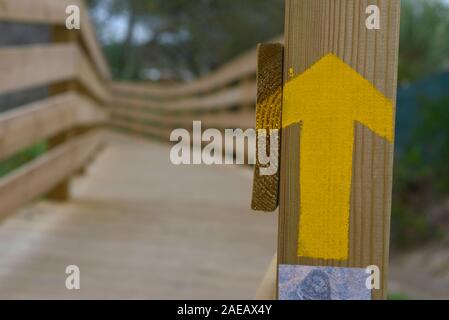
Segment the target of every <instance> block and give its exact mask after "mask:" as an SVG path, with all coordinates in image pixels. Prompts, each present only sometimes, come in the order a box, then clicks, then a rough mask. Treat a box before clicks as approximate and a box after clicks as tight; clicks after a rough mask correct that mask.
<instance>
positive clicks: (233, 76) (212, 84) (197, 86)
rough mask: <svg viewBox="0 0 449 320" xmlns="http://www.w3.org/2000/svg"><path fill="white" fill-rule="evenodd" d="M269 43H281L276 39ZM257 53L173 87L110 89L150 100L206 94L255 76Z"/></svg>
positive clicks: (116, 84)
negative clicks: (149, 98)
mask: <svg viewBox="0 0 449 320" xmlns="http://www.w3.org/2000/svg"><path fill="white" fill-rule="evenodd" d="M271 42H283V37H282V36H280V37H277V38H275V39H273V40H272V41H271ZM256 62H257V51H256V49H253V50H251V51H249V52H247V53H245V54H243V55H241V56H239V57H238V58H236V59H234V60H233V61H231V62H229V63H227V64H226V65H224V66H223V67H221V68H219V69H218V70H217V71H215V72H212V73H211V74H210V75H207V76H205V77H202V78H200V79H198V80H196V81H193V82H188V83H184V84H174V85H155V84H149V83H139V84H136V83H126V82H112V83H111V89H112V90H113V91H114V92H115V93H117V94H118V95H128V96H129V95H135V96H145V97H152V98H165V99H168V98H176V97H178V98H179V97H181V96H189V95H193V94H201V93H206V92H208V91H212V90H216V89H220V88H223V87H225V86H226V85H229V84H230V83H232V82H234V81H237V80H240V79H244V78H247V77H251V76H253V75H255V74H256V68H257V63H256Z"/></svg>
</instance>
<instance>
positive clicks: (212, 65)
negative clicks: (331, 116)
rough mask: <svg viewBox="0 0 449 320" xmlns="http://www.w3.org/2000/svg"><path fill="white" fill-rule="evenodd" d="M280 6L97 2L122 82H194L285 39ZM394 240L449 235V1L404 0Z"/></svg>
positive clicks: (405, 242) (273, 1)
mask: <svg viewBox="0 0 449 320" xmlns="http://www.w3.org/2000/svg"><path fill="white" fill-rule="evenodd" d="M283 4H284V1H283V0H265V1H260V0H244V1H242V0H195V1H191V0H170V1H167V0H133V1H122V0H92V1H89V5H90V7H91V9H92V10H91V11H92V16H93V18H94V21H95V23H96V25H97V30H98V35H99V38H100V40H101V42H102V43H103V46H104V50H105V53H106V56H107V58H108V60H109V63H110V65H111V67H112V70H113V76H114V78H115V79H119V80H131V81H158V82H177V81H190V80H193V79H195V78H198V77H201V76H203V75H205V74H207V73H210V72H211V71H213V70H214V69H216V68H217V67H219V66H221V65H223V64H225V63H226V62H228V61H230V60H232V59H233V58H235V57H236V56H238V55H239V54H241V53H244V52H245V51H246V50H249V49H251V48H254V46H255V45H256V43H258V42H263V41H267V40H270V39H272V38H274V37H276V36H279V35H281V34H282V33H283V29H284V25H283V22H284V6H283ZM397 118H398V119H397V147H396V158H395V174H394V201H393V220H392V237H393V245H394V247H395V248H400V249H404V248H407V247H413V246H416V245H420V244H423V243H427V242H428V241H430V240H439V239H441V238H442V236H444V235H445V234H449V232H447V230H449V209H447V208H446V207H447V206H445V205H444V203H445V201H446V199H447V198H449V197H448V195H449V179H448V174H449V143H448V141H449V3H448V1H445V0H403V1H402V18H401V41H400V58H399V90H398V114H397Z"/></svg>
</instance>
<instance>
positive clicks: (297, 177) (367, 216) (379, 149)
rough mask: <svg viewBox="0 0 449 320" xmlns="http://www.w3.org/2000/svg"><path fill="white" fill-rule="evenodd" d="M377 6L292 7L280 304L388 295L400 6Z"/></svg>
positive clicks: (392, 0)
mask: <svg viewBox="0 0 449 320" xmlns="http://www.w3.org/2000/svg"><path fill="white" fill-rule="evenodd" d="M375 3H376V6H370V4H369V3H368V1H362V0H333V1H327V0H302V1H297V0H287V1H286V31H285V38H286V39H285V40H286V41H285V51H284V52H285V56H284V91H283V94H284V104H283V130H282V146H281V166H280V168H281V169H280V170H281V172H280V215H279V246H278V270H277V271H278V273H279V277H278V294H279V298H282V299H288V298H291V299H307V298H322V299H325V298H330V297H332V298H334V299H339V298H343V297H353V298H357V299H365V298H369V299H384V298H386V294H387V270H388V255H389V232H390V211H391V185H392V165H393V132H394V114H395V110H394V108H395V100H396V81H397V61H398V60H397V56H398V38H399V11H400V1H399V0H378V1H375ZM373 19H374V20H375V19H377V21H376V20H375V22H376V23H374V24H373V23H371V24H370V22H372V21H373ZM376 26H378V27H379V28H376ZM368 266H375V267H374V268H373V269H366V268H367V267H368ZM376 267H377V268H378V270H379V271H380V273H379V274H377V272H376ZM367 270H368V272H373V274H372V278H369V276H370V274H367V273H366V272H367ZM292 273H293V274H294V275H293V274H292ZM377 276H379V277H380V286H379V287H378V288H376V282H377V281H376V277H377ZM289 279H290V280H289ZM335 279H337V280H335ZM315 280H317V281H319V283H315V284H314V283H313V282H314V281H315ZM348 280H351V281H348ZM292 281H293V282H295V281H296V282H295V283H291V282H292ZM335 281H337V282H338V281H340V282H341V286H340V287H339V284H338V283H337V284H336V283H334V282H335ZM367 283H368V285H367ZM370 284H371V285H374V288H373V287H371V286H370ZM292 288H293V289H292ZM335 288H337V289H336V291H334V289H335ZM367 290H368V291H367Z"/></svg>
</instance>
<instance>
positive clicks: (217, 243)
mask: <svg viewBox="0 0 449 320" xmlns="http://www.w3.org/2000/svg"><path fill="white" fill-rule="evenodd" d="M108 141H109V142H108V143H107V145H106V147H105V148H104V149H103V150H102V151H101V152H100V153H99V154H98V155H97V157H96V159H95V160H94V161H93V162H92V163H91V165H90V166H89V167H88V168H87V170H86V172H85V174H84V175H82V176H78V177H77V178H75V179H74V181H73V183H72V194H73V196H72V199H71V200H70V201H69V202H67V203H63V204H58V203H52V202H49V201H40V202H38V203H35V204H32V205H31V206H29V207H27V208H24V209H22V210H21V211H20V212H18V213H16V214H15V215H13V216H11V217H10V218H9V219H7V220H6V221H4V222H3V223H2V224H1V225H0V288H1V290H0V299H4V298H6V299H9V298H19V299H22V298H30V299H37V298H39V299H45V298H50V299H54V298H61V299H69V298H70V299H71V298H79V299H81V298H83V299H84V298H87V299H96V298H106V299H119V298H123V299H132V298H135V299H164V298H171V299H201V298H202V299H221V298H223V299H239V298H252V297H253V296H254V294H255V292H256V290H257V287H258V285H259V283H260V281H261V279H262V277H263V274H264V272H265V269H266V267H267V266H268V264H269V262H270V260H271V258H272V256H273V253H274V252H275V250H276V249H275V248H276V233H275V232H276V216H275V215H258V214H254V213H252V212H251V211H250V209H249V203H248V201H249V199H250V198H251V197H250V190H251V183H252V181H251V179H252V178H251V176H252V172H251V171H250V170H248V169H246V168H237V167H233V166H227V167H225V166H222V167H207V166H187V167H186V166H184V167H175V166H173V165H172V164H171V163H170V162H169V148H168V146H167V145H163V144H158V143H156V142H151V143H150V142H146V141H144V140H138V139H137V138H128V137H127V138H125V137H122V136H119V135H117V134H114V135H113V136H111V137H110V138H109V139H108ZM71 264H75V265H78V266H79V267H80V269H81V290H80V291H77V292H74V291H68V290H67V289H66V288H65V277H66V275H65V268H66V266H68V265H71Z"/></svg>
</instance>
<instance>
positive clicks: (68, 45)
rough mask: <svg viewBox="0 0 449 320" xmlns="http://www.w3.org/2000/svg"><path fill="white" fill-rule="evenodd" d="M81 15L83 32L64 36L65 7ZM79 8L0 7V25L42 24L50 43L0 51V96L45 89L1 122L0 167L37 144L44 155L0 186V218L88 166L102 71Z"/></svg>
mask: <svg viewBox="0 0 449 320" xmlns="http://www.w3.org/2000/svg"><path fill="white" fill-rule="evenodd" d="M72 4H76V5H79V7H80V8H81V13H82V18H81V20H82V22H81V25H82V28H81V30H80V31H76V30H73V31H69V30H67V29H66V28H65V20H66V18H67V16H66V13H65V9H66V6H68V5H72ZM86 12H87V11H86V10H85V7H84V3H83V2H82V1H74V0H70V1H66V0H2V1H1V2H0V21H2V22H14V23H26V24H45V25H48V26H49V28H50V32H51V37H52V42H51V43H42V44H38V45H23V46H14V47H0V95H5V94H10V93H15V94H20V93H21V92H22V91H23V90H27V89H32V88H35V87H42V86H47V87H48V88H49V92H50V96H49V97H48V98H46V99H43V100H41V101H34V102H32V103H28V104H26V105H23V106H18V107H16V108H14V109H13V110H11V111H7V112H3V113H1V114H0V161H3V160H5V159H8V158H9V157H11V156H14V155H15V154H16V153H18V152H20V151H22V150H23V149H25V148H27V147H30V146H32V145H34V144H36V143H40V142H46V144H47V146H48V148H47V149H48V150H47V152H45V153H44V154H43V155H41V156H39V157H37V158H36V159H34V160H32V161H31V162H28V163H26V164H25V165H23V166H22V167H20V168H18V169H16V170H15V171H13V172H12V173H10V174H8V175H6V176H4V177H2V178H0V218H3V217H5V216H6V215H8V214H10V213H12V212H13V211H14V210H16V209H18V208H19V207H21V206H23V205H24V204H26V203H27V202H29V201H31V200H33V199H35V198H37V197H40V196H42V195H45V194H49V195H52V194H58V193H59V194H61V192H59V191H60V189H64V188H67V179H68V178H69V177H70V176H71V175H73V174H75V173H76V172H77V171H78V170H79V169H81V168H82V167H83V166H84V165H85V164H86V162H88V161H89V159H91V157H92V156H93V154H94V153H95V151H96V150H97V149H98V147H99V145H100V143H101V141H102V132H101V130H100V126H101V125H103V124H104V123H105V122H106V120H107V117H108V115H107V112H106V111H105V103H106V102H107V101H108V100H109V99H110V94H109V88H108V87H107V83H109V69H108V67H107V64H106V62H105V59H104V57H103V56H102V53H101V50H100V48H99V45H98V43H97V41H96V38H95V34H94V32H93V28H92V26H91V24H90V21H89V19H88V17H87V14H86Z"/></svg>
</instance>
